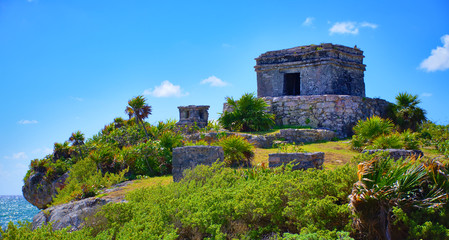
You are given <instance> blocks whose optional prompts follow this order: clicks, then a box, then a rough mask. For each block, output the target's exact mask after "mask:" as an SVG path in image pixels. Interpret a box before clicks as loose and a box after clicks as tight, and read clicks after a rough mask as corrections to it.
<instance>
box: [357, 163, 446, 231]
mask: <svg viewBox="0 0 449 240" xmlns="http://www.w3.org/2000/svg"><path fill="white" fill-rule="evenodd" d="M441 169H442V168H439V167H436V165H435V163H432V162H429V163H427V164H425V163H421V162H419V161H417V160H415V159H414V158H408V159H406V160H404V161H397V162H395V161H394V160H392V159H389V158H382V157H379V156H374V157H373V158H372V160H371V161H369V162H364V163H360V164H359V166H358V178H359V181H358V182H357V183H356V184H354V188H353V191H352V194H351V195H350V196H349V198H350V207H351V209H352V211H353V213H354V215H355V216H356V219H355V221H354V227H355V228H356V229H357V230H359V232H364V233H366V235H365V236H361V237H362V238H363V239H405V238H406V236H407V233H406V232H403V231H402V230H401V226H398V224H393V222H394V218H395V216H394V215H393V208H395V207H398V208H401V209H402V210H403V211H404V212H407V213H410V212H412V211H414V210H417V209H420V208H438V207H440V206H441V205H442V204H443V203H447V197H448V195H447V190H448V188H444V186H443V185H442V184H441V183H438V182H436V181H435V179H437V178H438V179H440V180H441V178H444V176H446V177H447V171H446V173H445V174H444V176H443V175H441V173H442V172H438V170H441Z"/></svg>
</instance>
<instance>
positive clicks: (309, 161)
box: [268, 152, 324, 170]
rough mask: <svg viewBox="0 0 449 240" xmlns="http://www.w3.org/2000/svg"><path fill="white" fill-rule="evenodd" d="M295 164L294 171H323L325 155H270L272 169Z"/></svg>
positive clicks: (269, 163) (269, 160)
mask: <svg viewBox="0 0 449 240" xmlns="http://www.w3.org/2000/svg"><path fill="white" fill-rule="evenodd" d="M288 163H293V164H294V166H293V170H299V169H308V168H316V169H322V168H323V163H324V153H323V152H314V153H272V154H269V155H268V166H269V167H270V168H275V167H279V166H282V165H286V164H288Z"/></svg>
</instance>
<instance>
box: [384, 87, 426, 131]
mask: <svg viewBox="0 0 449 240" xmlns="http://www.w3.org/2000/svg"><path fill="white" fill-rule="evenodd" d="M419 103H421V100H419V99H418V96H417V95H412V94H408V93H406V92H404V93H399V94H398V96H396V103H395V104H393V105H392V106H391V109H390V115H391V118H392V120H393V121H394V122H395V123H396V124H397V125H398V126H399V128H400V130H401V131H405V130H407V129H411V130H413V131H416V130H417V128H418V126H419V125H420V124H421V123H423V122H424V121H426V111H425V110H424V109H422V108H420V107H418V106H417V105H418V104H419Z"/></svg>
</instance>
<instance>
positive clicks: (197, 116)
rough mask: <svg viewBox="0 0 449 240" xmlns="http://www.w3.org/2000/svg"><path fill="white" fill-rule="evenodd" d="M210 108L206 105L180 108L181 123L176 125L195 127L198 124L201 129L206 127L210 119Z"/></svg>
mask: <svg viewBox="0 0 449 240" xmlns="http://www.w3.org/2000/svg"><path fill="white" fill-rule="evenodd" d="M209 107H210V106H206V105H200V106H195V105H189V106H179V107H178V109H179V122H177V123H176V125H178V126H195V124H196V126H198V127H199V128H203V127H206V126H207V121H208V119H209Z"/></svg>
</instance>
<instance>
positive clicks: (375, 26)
mask: <svg viewBox="0 0 449 240" xmlns="http://www.w3.org/2000/svg"><path fill="white" fill-rule="evenodd" d="M360 27H369V28H372V29H376V28H377V27H378V25H377V24H374V23H369V22H362V23H360Z"/></svg>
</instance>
